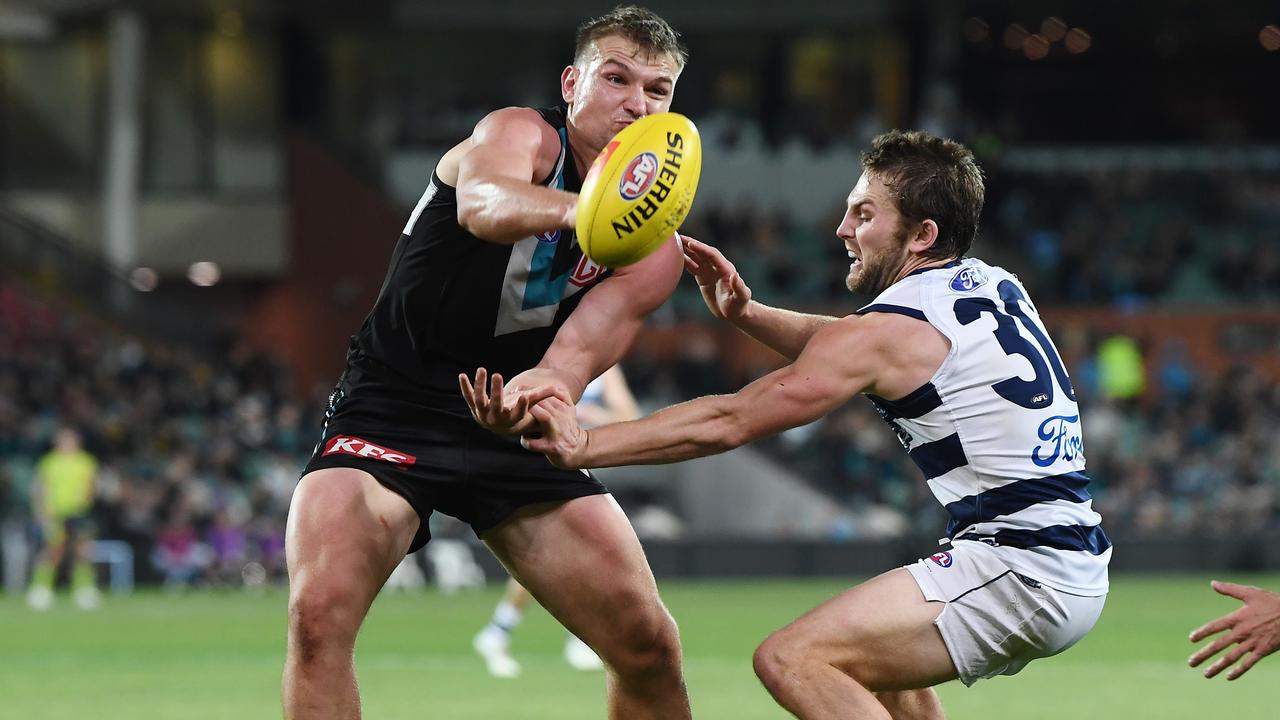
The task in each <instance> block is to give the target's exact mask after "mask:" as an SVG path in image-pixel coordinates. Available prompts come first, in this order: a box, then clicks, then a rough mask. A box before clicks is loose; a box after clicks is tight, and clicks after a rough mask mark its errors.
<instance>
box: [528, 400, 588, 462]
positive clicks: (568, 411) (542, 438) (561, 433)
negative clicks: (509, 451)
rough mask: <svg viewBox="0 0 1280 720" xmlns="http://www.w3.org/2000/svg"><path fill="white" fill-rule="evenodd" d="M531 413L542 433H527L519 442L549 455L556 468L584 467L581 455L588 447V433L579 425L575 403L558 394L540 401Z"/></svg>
mask: <svg viewBox="0 0 1280 720" xmlns="http://www.w3.org/2000/svg"><path fill="white" fill-rule="evenodd" d="M529 412H530V414H531V415H533V417H534V418H536V419H537V421H538V430H539V431H540V432H541V435H538V436H533V435H525V436H524V437H522V438H520V444H521V445H523V446H524V447H525V449H527V450H533V451H535V452H540V453H542V454H543V455H546V456H547V459H548V460H550V461H551V464H552V465H555V466H556V467H559V468H564V469H566V470H573V469H576V468H579V467H582V465H581V464H580V461H581V455H582V452H583V451H584V450H586V448H587V440H588V433H587V431H586V430H583V429H582V426H581V425H579V424H578V415H577V412H576V411H575V410H574V407H573V405H571V404H570V403H568V402H565V401H564V399H562V398H561V397H559V396H556V397H552V398H548V399H546V400H544V401H542V402H540V403H538V404H537V405H536V406H534V407H533V408H531V409H530V411H529Z"/></svg>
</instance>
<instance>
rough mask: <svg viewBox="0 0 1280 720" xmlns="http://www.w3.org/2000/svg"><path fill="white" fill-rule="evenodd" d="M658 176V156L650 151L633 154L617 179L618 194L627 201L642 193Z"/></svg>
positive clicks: (646, 190) (647, 189)
mask: <svg viewBox="0 0 1280 720" xmlns="http://www.w3.org/2000/svg"><path fill="white" fill-rule="evenodd" d="M657 176H658V156H657V155H654V154H653V153H651V152H642V153H640V154H639V155H637V156H635V158H634V159H632V161H631V162H630V163H629V164H628V165H627V169H626V170H624V171H623V172H622V179H621V180H619V181H618V194H619V195H621V196H622V198H623V199H624V200H626V201H628V202H630V201H632V200H635V199H636V198H638V197H640V196H641V195H644V194H645V193H646V192H648V191H649V187H650V186H652V185H653V179H654V178H655V177H657Z"/></svg>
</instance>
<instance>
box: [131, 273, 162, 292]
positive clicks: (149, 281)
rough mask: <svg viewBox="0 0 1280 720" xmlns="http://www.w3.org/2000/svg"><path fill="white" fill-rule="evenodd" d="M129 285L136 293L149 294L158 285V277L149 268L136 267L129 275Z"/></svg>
mask: <svg viewBox="0 0 1280 720" xmlns="http://www.w3.org/2000/svg"><path fill="white" fill-rule="evenodd" d="M129 284H130V285H132V286H133V289H134V290H137V291H138V292H151V291H152V290H155V289H156V286H157V285H159V284H160V276H159V275H157V274H156V271H155V270H152V269H151V268H149V267H136V268H134V269H133V272H131V273H129Z"/></svg>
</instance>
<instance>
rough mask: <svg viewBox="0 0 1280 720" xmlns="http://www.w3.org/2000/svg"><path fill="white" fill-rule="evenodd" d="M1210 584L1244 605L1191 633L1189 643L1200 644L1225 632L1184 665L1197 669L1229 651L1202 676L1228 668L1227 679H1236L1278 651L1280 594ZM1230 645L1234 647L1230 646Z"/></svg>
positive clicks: (1250, 587) (1229, 585)
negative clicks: (1208, 660)
mask: <svg viewBox="0 0 1280 720" xmlns="http://www.w3.org/2000/svg"><path fill="white" fill-rule="evenodd" d="M1212 585H1213V589H1214V590H1217V591H1218V592H1219V593H1222V594H1223V595H1227V596H1229V597H1233V598H1236V599H1237V600H1240V601H1242V602H1244V606H1243V607H1241V608H1240V609H1239V610H1236V611H1235V612H1233V613H1231V614H1230V615H1225V616H1223V617H1220V618H1218V619H1217V620H1214V621H1212V622H1209V623H1206V624H1204V625H1202V626H1201V627H1199V628H1197V629H1196V630H1195V631H1194V632H1192V633H1191V642H1200V641H1201V640H1204V639H1205V638H1207V637H1209V636H1211V635H1217V634H1218V633H1220V632H1223V631H1224V630H1225V631H1226V634H1225V635H1223V636H1222V637H1219V638H1218V639H1216V640H1214V641H1213V642H1212V643H1210V644H1208V645H1206V646H1205V647H1203V648H1201V649H1200V650H1199V651H1197V652H1196V654H1195V655H1192V656H1191V659H1190V660H1188V661H1187V662H1188V664H1190V665H1191V667H1197V666H1198V665H1200V663H1202V662H1204V661H1205V660H1207V659H1209V658H1211V657H1213V656H1214V655H1217V654H1218V653H1220V652H1222V651H1223V650H1225V649H1227V648H1231V650H1230V651H1228V652H1227V654H1225V655H1223V656H1222V657H1220V658H1218V660H1217V661H1216V662H1214V663H1213V664H1212V665H1210V666H1209V669H1207V670H1205V671H1204V676H1205V677H1207V678H1211V677H1213V676H1215V675H1217V674H1218V673H1220V672H1222V671H1223V670H1225V669H1227V668H1228V667H1230V668H1231V671H1230V672H1228V673H1227V679H1228V680H1235V679H1236V678H1238V677H1240V676H1241V675H1243V674H1245V673H1246V672H1248V671H1249V668H1251V667H1253V666H1254V665H1255V664H1256V663H1257V662H1258V661H1259V660H1261V659H1262V658H1264V657H1266V656H1268V655H1270V654H1271V653H1273V652H1275V651H1276V649H1277V648H1280V593H1273V592H1268V591H1266V590H1263V589H1262V588H1257V587H1252V586H1249V585H1236V584H1235V583H1228V582H1218V581H1217V580H1214V581H1213V583H1212ZM1232 645H1234V646H1235V647H1231V646H1232ZM1237 662H1239V664H1236V663H1237ZM1232 665H1235V667H1232Z"/></svg>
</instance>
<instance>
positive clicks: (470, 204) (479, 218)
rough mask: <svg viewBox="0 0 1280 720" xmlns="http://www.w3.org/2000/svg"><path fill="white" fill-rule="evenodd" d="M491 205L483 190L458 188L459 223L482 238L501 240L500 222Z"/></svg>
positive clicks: (464, 228)
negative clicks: (496, 219)
mask: <svg viewBox="0 0 1280 720" xmlns="http://www.w3.org/2000/svg"><path fill="white" fill-rule="evenodd" d="M490 205H491V204H490V203H488V202H486V200H485V198H484V196H483V193H482V192H480V191H477V190H468V191H465V192H464V191H463V189H462V188H458V225H460V226H461V227H462V229H463V230H466V231H467V232H468V233H470V234H472V235H474V236H476V237H478V238H480V239H481V240H490V241H493V242H501V241H502V239H501V238H500V237H499V234H500V233H499V230H500V228H499V224H498V223H497V222H495V217H494V212H493V209H492V207H490Z"/></svg>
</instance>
